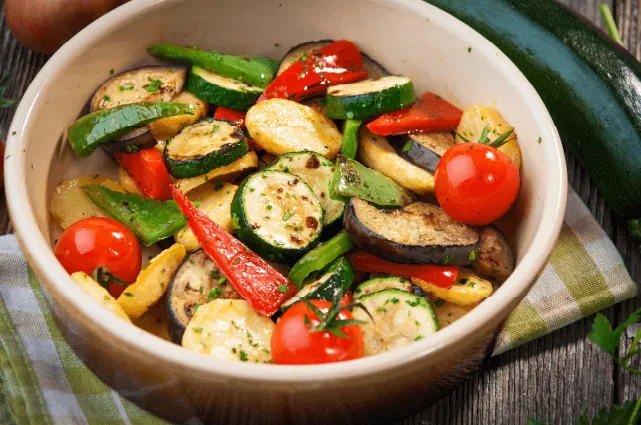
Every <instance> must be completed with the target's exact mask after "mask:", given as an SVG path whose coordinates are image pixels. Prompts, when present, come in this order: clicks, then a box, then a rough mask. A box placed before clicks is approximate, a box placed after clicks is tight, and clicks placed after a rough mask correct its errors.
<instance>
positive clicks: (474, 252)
mask: <svg viewBox="0 0 641 425" xmlns="http://www.w3.org/2000/svg"><path fill="white" fill-rule="evenodd" d="M467 259H468V260H470V261H474V260H476V251H475V250H472V252H470V255H468V257H467Z"/></svg>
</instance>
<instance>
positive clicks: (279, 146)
mask: <svg viewBox="0 0 641 425" xmlns="http://www.w3.org/2000/svg"><path fill="white" fill-rule="evenodd" d="M245 125H246V126H247V131H248V132H249V135H250V137H251V138H252V139H254V140H256V142H258V144H260V145H261V146H262V147H263V149H265V150H266V151H267V152H269V153H273V154H274V155H282V154H284V153H288V152H299V151H305V150H308V151H314V152H318V153H320V154H322V155H325V156H326V157H328V158H329V159H334V158H336V155H337V154H338V152H339V151H340V149H341V146H342V145H343V136H342V135H341V133H340V132H339V131H338V129H337V128H336V125H334V122H333V121H332V120H330V119H329V118H327V117H325V116H324V115H323V114H319V113H318V112H316V111H315V110H314V109H313V108H311V107H309V106H305V105H302V104H300V103H297V102H294V101H291V100H286V99H269V100H265V101H262V102H260V103H258V104H256V105H254V106H252V107H251V108H250V109H249V111H247V116H246V117H245Z"/></svg>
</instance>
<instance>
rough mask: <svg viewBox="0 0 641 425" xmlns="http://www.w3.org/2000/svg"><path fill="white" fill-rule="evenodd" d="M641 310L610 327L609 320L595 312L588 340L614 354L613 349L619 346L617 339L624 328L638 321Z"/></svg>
mask: <svg viewBox="0 0 641 425" xmlns="http://www.w3.org/2000/svg"><path fill="white" fill-rule="evenodd" d="M640 314H641V310H637V311H635V312H634V313H632V314H631V315H630V317H628V319H627V320H626V321H625V322H623V323H621V324H620V325H619V326H617V328H616V329H614V330H613V329H612V326H611V324H610V321H609V320H608V319H607V317H605V316H604V315H603V314H601V313H597V315H596V316H595V317H594V323H593V324H592V331H591V332H590V333H589V334H588V338H589V339H590V341H592V342H594V343H595V344H596V345H598V346H599V347H601V349H603V351H605V352H606V353H608V354H609V355H611V356H613V357H614V356H615V351H616V349H617V347H618V346H619V340H620V339H621V335H622V334H623V331H624V330H625V328H627V327H628V326H630V325H631V324H633V323H636V322H638V321H639V319H640V318H641V317H640Z"/></svg>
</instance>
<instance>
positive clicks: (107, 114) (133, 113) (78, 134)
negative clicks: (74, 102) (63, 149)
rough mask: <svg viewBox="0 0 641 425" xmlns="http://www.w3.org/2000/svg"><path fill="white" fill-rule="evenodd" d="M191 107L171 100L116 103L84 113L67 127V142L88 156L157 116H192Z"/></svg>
mask: <svg viewBox="0 0 641 425" xmlns="http://www.w3.org/2000/svg"><path fill="white" fill-rule="evenodd" d="M193 114H194V107H193V106H191V105H185V104H182V103H173V102H141V103H131V104H128V105H120V106H116V107H115V108H111V109H105V110H102V111H97V112H93V113H91V114H89V115H85V116H84V117H82V118H80V119H79V120H78V121H76V122H75V123H74V124H73V125H72V126H71V127H69V131H68V134H69V144H71V148H72V149H73V151H74V152H75V153H76V154H77V155H78V156H81V157H87V156H89V155H91V153H92V152H93V151H95V150H96V148H97V147H98V146H100V145H103V144H105V143H109V142H111V141H113V140H115V139H117V138H118V137H120V136H122V135H123V134H126V133H128V132H129V131H130V130H133V129H134V128H138V127H142V126H143V125H147V124H149V123H150V122H152V121H156V120H158V119H161V118H168V117H175V116H178V115H193Z"/></svg>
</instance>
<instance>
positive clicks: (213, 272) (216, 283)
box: [167, 249, 241, 344]
mask: <svg viewBox="0 0 641 425" xmlns="http://www.w3.org/2000/svg"><path fill="white" fill-rule="evenodd" d="M217 298H230V299H241V297H240V295H239V294H238V292H236V290H235V289H234V288H233V287H232V286H231V285H230V284H229V283H228V282H227V279H226V278H225V277H224V276H223V275H222V273H221V272H220V269H219V268H218V266H217V265H216V263H214V262H213V261H212V260H211V259H210V258H209V256H208V255H207V254H206V253H205V252H204V251H203V250H202V249H199V250H198V251H194V252H193V253H191V254H190V255H188V256H187V258H185V261H184V262H183V263H182V265H181V266H180V267H179V268H178V271H176V274H175V275H174V279H173V281H172V282H171V286H170V287H169V291H168V296H167V307H168V309H169V335H170V336H171V339H172V340H173V341H174V342H176V343H177V344H180V343H181V341H182V337H183V333H184V332H185V329H186V328H187V325H189V322H190V321H191V318H192V317H193V316H194V312H195V310H196V308H197V306H200V305H203V304H207V303H208V302H210V301H213V300H214V299H217Z"/></svg>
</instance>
